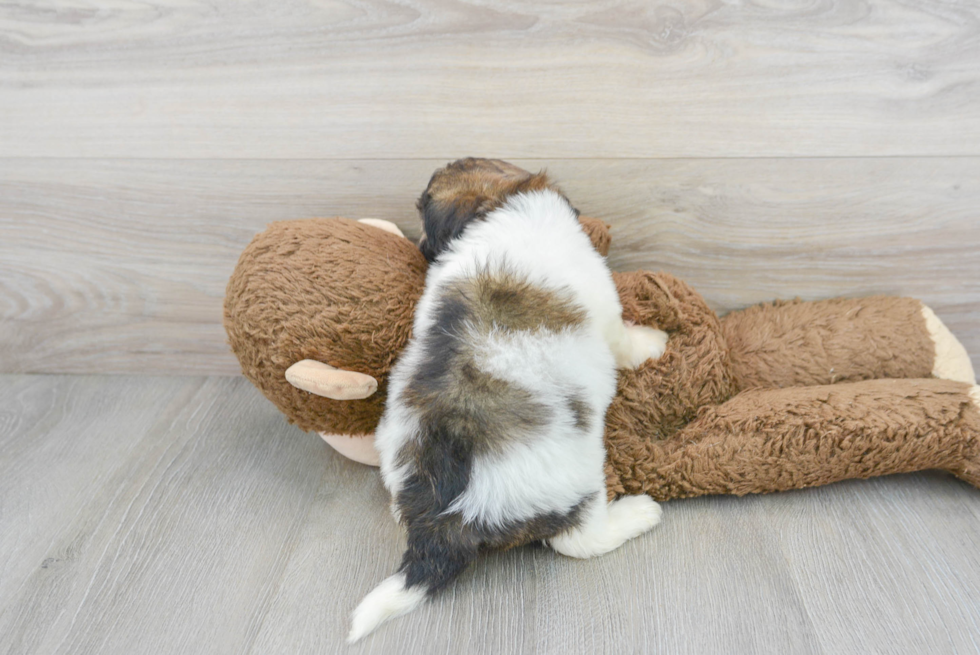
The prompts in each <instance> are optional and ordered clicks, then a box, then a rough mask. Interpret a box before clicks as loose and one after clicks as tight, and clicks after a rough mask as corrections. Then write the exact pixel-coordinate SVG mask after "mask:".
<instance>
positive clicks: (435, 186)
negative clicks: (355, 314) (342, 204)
mask: <svg viewBox="0 0 980 655" xmlns="http://www.w3.org/2000/svg"><path fill="white" fill-rule="evenodd" d="M544 189H551V190H552V191H555V192H556V193H561V191H560V190H559V189H558V187H557V186H556V185H555V184H553V183H552V182H551V180H550V179H548V176H547V174H546V173H544V172H540V173H529V172H528V171H525V170H524V169H523V168H520V167H518V166H514V165H513V164H510V163H508V162H505V161H502V160H500V159H477V158H474V157H468V158H466V159H460V160H458V161H455V162H453V163H451V164H449V165H448V166H445V167H444V168H440V169H439V170H437V171H436V172H435V173H433V175H432V178H431V179H430V180H429V185H428V186H427V187H426V189H425V191H424V192H423V193H422V195H421V197H420V198H419V200H418V203H416V206H417V207H418V210H419V215H420V216H421V218H422V227H423V236H422V239H421V240H420V241H419V249H421V251H422V254H423V255H425V258H426V259H427V260H429V261H430V262H431V261H434V260H435V259H436V257H437V256H438V255H439V253H441V252H443V251H444V250H445V249H446V248H447V247H448V246H449V244H450V242H452V241H453V239H456V238H457V237H459V236H460V235H461V234H462V233H463V230H465V229H466V226H467V225H469V224H470V223H472V222H473V221H476V220H481V219H483V218H485V217H486V215H487V214H489V213H490V212H492V211H493V210H494V209H497V208H498V207H501V206H502V205H503V204H504V203H505V202H506V201H507V198H508V197H510V196H512V195H516V194H519V193H527V192H529V191H542V190H544ZM563 197H564V196H563ZM566 200H567V198H566ZM575 211H576V215H577V214H578V211H577V210H575Z"/></svg>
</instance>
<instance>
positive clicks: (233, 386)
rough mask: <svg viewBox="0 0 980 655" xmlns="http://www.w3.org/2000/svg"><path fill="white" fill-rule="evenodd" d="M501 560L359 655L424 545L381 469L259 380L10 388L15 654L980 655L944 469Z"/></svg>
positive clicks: (977, 527) (6, 479) (967, 541)
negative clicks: (409, 532)
mask: <svg viewBox="0 0 980 655" xmlns="http://www.w3.org/2000/svg"><path fill="white" fill-rule="evenodd" d="M664 509H665V512H664V521H663V523H662V524H661V525H660V526H659V527H657V528H656V529H655V530H654V531H653V532H651V533H649V534H648V535H645V536H643V537H641V538H639V539H637V540H634V541H633V542H630V543H628V544H627V545H626V546H624V547H623V548H621V549H620V550H618V551H615V552H613V553H611V554H609V555H606V556H604V557H601V558H598V559H595V560H591V561H584V562H583V561H576V560H571V559H567V558H564V557H561V556H558V555H556V554H554V553H552V552H551V551H549V550H546V549H544V548H523V549H517V550H513V551H509V552H506V553H501V554H495V555H490V556H487V557H485V558H484V559H482V560H480V561H479V562H478V564H477V565H476V566H474V567H473V568H472V569H471V570H470V571H469V572H468V573H466V574H465V575H464V576H463V577H462V579H460V580H459V582H458V583H457V584H455V585H454V586H453V587H452V588H451V589H449V590H448V591H447V592H446V593H444V594H442V595H441V596H439V597H438V598H437V599H436V600H435V601H433V602H431V603H429V604H428V605H426V606H424V607H423V608H422V609H421V610H419V611H417V612H415V613H413V614H410V615H408V616H406V617H402V618H400V619H397V620H395V621H392V622H390V623H389V624H387V625H385V626H383V627H382V628H381V629H379V631H378V632H377V633H375V634H373V635H371V636H369V637H368V638H367V639H365V640H364V641H363V642H361V643H359V644H357V645H356V646H354V647H351V648H348V647H347V646H346V645H344V644H343V641H342V639H343V636H344V635H345V633H346V630H347V628H348V620H349V615H350V612H351V610H352V609H353V607H354V606H355V605H356V603H357V601H358V600H359V599H360V598H361V597H362V596H363V595H364V594H365V593H366V592H367V591H368V590H370V589H371V588H372V587H373V586H374V585H375V584H376V583H377V582H378V581H380V580H381V579H382V578H383V577H385V576H387V575H388V574H390V573H391V572H393V571H394V569H395V567H396V566H397V563H398V561H399V558H400V555H401V550H402V548H403V546H404V537H403V535H402V533H401V532H400V530H399V528H398V527H397V526H396V525H395V523H394V522H393V520H392V518H391V516H390V514H389V513H388V510H387V506H386V498H385V493H384V491H383V488H382V487H381V484H380V482H379V479H378V476H377V473H376V472H375V471H374V470H373V469H369V468H366V467H363V466H360V465H358V464H354V463H352V462H349V461H347V460H343V459H341V458H340V457H338V456H336V455H334V454H333V453H332V451H330V450H329V449H328V448H327V447H326V446H324V445H323V443H322V442H321V441H320V440H319V438H317V437H315V436H313V435H309V434H304V433H301V432H299V431H298V430H296V429H295V428H294V427H291V426H288V425H287V424H286V423H285V421H284V420H283V419H282V418H281V417H280V415H279V414H278V412H277V411H276V410H275V409H274V408H273V407H272V406H271V405H270V404H269V403H268V402H266V401H265V400H264V399H263V398H262V397H261V396H260V395H259V393H258V392H257V391H256V390H255V389H254V388H252V387H251V386H250V385H249V384H248V383H247V382H245V381H244V380H242V379H240V378H228V377H209V378H208V377H148V376H140V377H135V376H134V377H128V376H127V377H98V376H92V377H84V376H82V377H76V376H29V375H6V376H0V521H2V529H0V552H2V553H3V554H4V557H3V558H0V652H2V653H10V654H26V653H38V654H41V653H43V654H45V655H49V654H51V655H54V654H58V653H126V654H127V655H138V654H143V653H146V654H154V655H160V654H164V653H175V654H176V653H180V654H184V653H254V654H256V655H257V654H260V653H261V654H265V653H335V652H343V653H347V652H349V653H425V654H427V655H428V654H432V653H447V654H450V653H473V654H480V653H487V654H490V653H493V654H495V655H508V654H511V653H556V654H561V655H569V654H573V653H575V654H577V653H590V654H591V653H617V654H620V653H671V654H683V653H697V654H702V653H794V654H797V653H826V654H827V655H831V654H836V653H896V654H897V653H909V654H921V653H976V652H978V650H980V556H978V554H977V544H980V502H978V492H977V490H976V489H973V488H971V487H968V486H967V485H966V484H964V483H962V482H960V481H958V480H956V479H954V478H952V477H951V476H949V475H946V474H943V473H922V474H916V475H905V476H895V477H890V478H881V479H877V480H870V481H852V482H847V483H843V484H835V485H831V486H828V487H824V488H820V489H811V490H806V491H799V492H791V493H781V494H776V495H771V496H754V497H745V498H723V497H711V498H701V499H695V500H687V501H674V502H670V503H666V504H665V506H664Z"/></svg>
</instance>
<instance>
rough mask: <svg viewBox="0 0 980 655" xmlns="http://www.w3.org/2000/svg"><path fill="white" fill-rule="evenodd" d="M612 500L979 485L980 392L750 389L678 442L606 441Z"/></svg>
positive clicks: (870, 384)
mask: <svg viewBox="0 0 980 655" xmlns="http://www.w3.org/2000/svg"><path fill="white" fill-rule="evenodd" d="M607 451H608V454H609V456H608V459H607V464H606V471H607V484H608V488H609V491H610V495H613V494H624V493H626V494H636V493H647V494H650V495H651V496H653V498H655V499H656V500H667V499H670V498H682V497H691V496H701V495H705V494H736V495H744V494H749V493H767V492H771V491H782V490H785V489H797V488H802V487H812V486H816V485H822V484H828V483H830V482H835V481H837V480H844V479H848V478H868V477H873V476H878V475H887V474H890V473H903V472H909V471H920V470H924V469H944V470H947V471H951V472H953V473H954V474H956V475H957V476H959V477H960V478H962V479H964V480H966V481H967V482H969V483H970V484H972V485H974V486H977V487H980V388H978V387H976V386H972V385H968V384H964V383H961V382H952V381H949V380H936V379H923V380H867V381H864V382H855V383H852V384H840V385H827V386H821V387H795V388H790V389H754V390H751V391H745V392H743V393H741V394H739V395H738V396H736V397H734V398H732V399H731V400H729V401H728V402H726V403H724V404H722V405H718V406H716V407H711V408H708V409H705V410H704V411H703V412H702V413H701V414H699V415H698V418H697V419H695V420H694V421H692V422H691V423H690V424H689V425H687V426H686V427H685V428H683V429H682V430H680V431H679V432H677V433H676V434H675V435H674V436H673V437H671V438H669V439H664V440H649V441H640V440H624V441H623V442H622V443H617V442H615V441H611V442H610V443H607Z"/></svg>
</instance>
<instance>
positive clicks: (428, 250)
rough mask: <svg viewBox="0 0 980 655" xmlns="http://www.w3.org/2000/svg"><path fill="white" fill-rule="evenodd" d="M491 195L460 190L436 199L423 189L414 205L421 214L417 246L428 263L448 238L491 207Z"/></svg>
mask: <svg viewBox="0 0 980 655" xmlns="http://www.w3.org/2000/svg"><path fill="white" fill-rule="evenodd" d="M493 204H494V203H493V199H492V198H490V197H488V196H486V195H483V194H480V193H475V192H466V193H461V194H460V195H458V196H455V197H453V198H451V199H445V200H443V199H436V198H433V197H432V194H431V193H429V191H428V190H426V191H425V192H424V193H423V194H422V196H421V197H420V198H419V201H418V203H417V207H418V210H419V215H420V216H421V217H422V228H423V234H422V238H421V239H420V240H419V250H421V251H422V255H424V256H425V258H426V260H428V261H429V262H430V263H431V262H432V261H434V260H435V258H436V257H437V256H438V255H439V253H441V252H442V251H443V250H445V249H446V248H448V247H449V244H450V242H452V240H453V239H456V238H457V237H459V235H461V234H462V233H463V230H464V229H466V226H467V225H468V224H470V223H472V222H473V221H475V220H478V219H480V218H482V217H484V216H486V215H487V213H488V212H489V211H491V210H492V209H493Z"/></svg>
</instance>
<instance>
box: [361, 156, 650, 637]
mask: <svg viewBox="0 0 980 655" xmlns="http://www.w3.org/2000/svg"><path fill="white" fill-rule="evenodd" d="M419 209H420V211H421V213H422V220H423V223H424V229H425V236H424V238H423V241H422V242H421V245H420V247H421V248H422V250H423V252H424V253H425V255H426V257H427V258H429V259H430V261H432V265H431V266H430V268H429V271H428V274H427V277H426V283H425V291H424V292H423V295H422V298H421V299H420V300H419V303H418V305H417V308H416V312H415V323H414V329H413V337H412V339H411V341H410V342H409V344H408V346H407V347H406V349H405V351H404V352H403V353H402V355H401V357H400V359H399V360H398V362H397V363H396V365H395V367H394V368H393V370H392V373H391V376H390V378H389V387H388V401H387V405H386V406H385V412H384V415H383V416H382V418H381V422H380V424H379V425H378V429H377V432H376V441H375V444H376V447H377V449H378V453H379V456H380V460H381V474H382V477H383V479H384V483H385V486H386V487H387V488H388V489H389V491H390V492H391V494H392V497H393V510H394V512H395V515H396V517H398V518H399V520H400V521H401V522H402V523H403V524H404V525H405V527H406V528H407V530H408V549H407V551H406V552H405V555H404V558H403V560H402V564H401V567H400V569H399V572H398V573H397V574H395V575H394V576H392V577H390V578H388V579H387V580H385V581H384V582H382V583H381V585H380V586H378V587H377V588H375V589H374V590H373V591H372V592H371V593H369V594H368V595H367V597H365V598H364V600H363V601H362V602H361V604H360V605H359V606H358V608H357V609H356V610H355V612H354V617H353V626H352V628H351V632H350V635H349V637H348V639H349V641H356V640H357V639H360V638H361V637H363V636H364V635H366V634H368V633H369V632H371V631H372V630H374V628H375V627H377V626H378V625H379V624H380V623H382V622H383V621H385V620H386V619H388V618H390V617H392V616H396V615H398V614H402V613H404V612H407V611H409V610H411V609H413V608H415V607H417V606H418V605H419V603H421V602H422V601H423V600H424V598H425V597H426V595H429V594H433V593H435V592H437V591H438V590H440V589H441V588H443V587H445V586H446V585H447V584H449V583H450V582H451V581H452V580H453V579H454V578H456V577H457V576H458V575H459V574H460V573H461V572H462V571H463V570H464V569H465V568H466V566H467V565H469V564H470V562H472V561H473V560H474V559H475V558H476V556H477V554H478V553H479V552H480V551H481V550H485V549H488V548H507V547H511V546H516V545H520V544H525V543H528V542H531V541H536V540H545V541H546V542H547V543H548V544H549V545H550V546H551V547H552V548H554V549H555V550H556V551H558V552H560V553H563V554H565V555H570V556H573V557H591V556H594V555H599V554H602V553H605V552H608V551H610V550H613V549H614V548H616V547H618V546H619V545H621V544H622V543H623V542H625V541H626V540H628V539H630V538H632V537H635V536H637V535H639V534H641V533H643V532H645V531H647V530H649V529H650V528H652V527H653V526H654V525H656V524H657V522H658V521H659V520H660V507H659V506H658V505H657V504H656V503H655V502H653V500H652V499H650V498H649V497H648V496H629V497H626V498H622V499H619V500H617V501H615V502H613V503H611V504H610V503H607V502H606V498H605V476H604V473H603V464H604V459H605V450H604V448H603V424H604V417H605V413H606V409H607V408H608V406H609V403H610V402H611V401H612V398H613V395H614V393H615V391H616V368H617V366H618V367H637V366H639V365H640V364H642V363H643V362H644V361H646V360H647V359H649V358H651V357H659V356H660V355H661V354H662V353H663V350H664V347H665V345H666V338H667V337H666V335H665V334H664V333H663V332H661V331H659V330H653V329H650V328H644V327H628V326H626V325H624V324H623V320H622V307H621V306H620V303H619V296H618V295H617V293H616V288H615V286H614V285H613V281H612V276H611V275H610V273H609V269H608V268H607V267H606V264H605V261H604V260H603V259H602V257H601V256H600V255H599V254H598V253H597V252H596V251H595V249H594V248H593V247H592V244H591V242H590V241H589V238H588V237H587V236H586V235H585V233H584V232H583V231H582V228H581V226H580V224H579V222H578V220H577V219H578V212H576V210H575V209H574V208H573V207H572V206H571V205H570V204H569V202H568V200H567V199H566V198H565V197H564V196H563V195H562V194H561V193H560V192H559V191H558V190H557V189H556V188H555V187H554V186H553V185H552V184H551V182H550V181H549V180H548V178H547V176H546V175H545V174H543V173H539V174H537V175H532V174H530V173H528V172H526V171H523V170H521V169H519V168H517V167H516V166H513V165H511V164H508V163H506V162H501V161H496V160H480V159H465V160H460V161H458V162H455V163H453V164H450V165H449V166H447V167H446V168H443V169H441V170H439V171H437V172H436V174H435V175H433V177H432V179H431V181H430V182H429V186H428V188H427V189H426V191H425V193H423V194H422V197H421V198H420V200H419Z"/></svg>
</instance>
